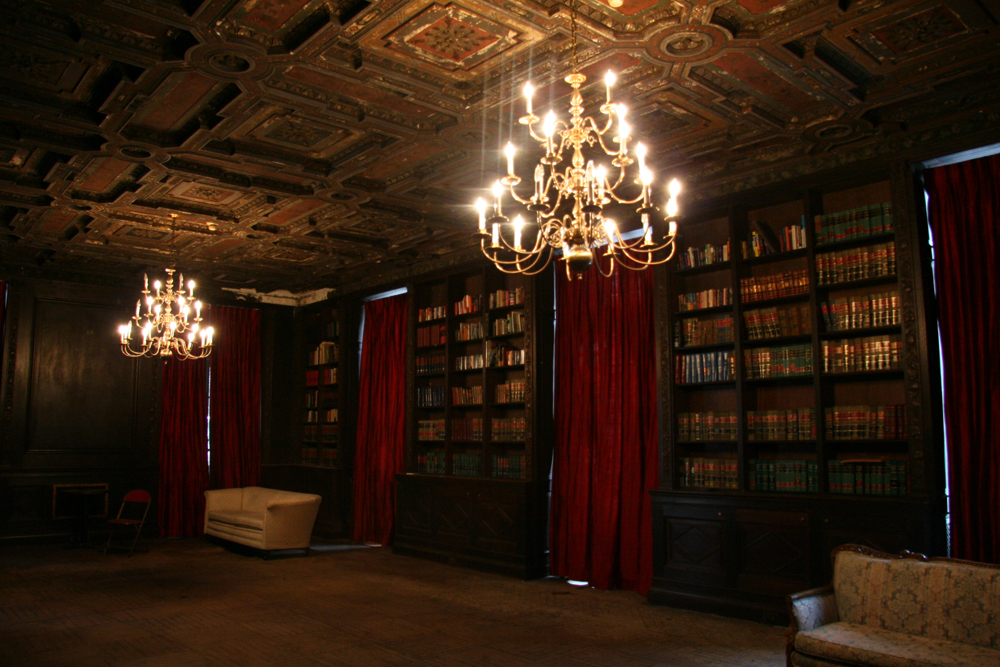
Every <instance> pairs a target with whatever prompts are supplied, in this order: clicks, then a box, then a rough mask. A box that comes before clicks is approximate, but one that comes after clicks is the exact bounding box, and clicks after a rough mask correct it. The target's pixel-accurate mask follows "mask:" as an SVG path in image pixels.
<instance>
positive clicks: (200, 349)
mask: <svg viewBox="0 0 1000 667" xmlns="http://www.w3.org/2000/svg"><path fill="white" fill-rule="evenodd" d="M166 272H167V282H166V285H161V284H160V281H159V280H157V281H154V282H153V290H152V291H151V290H150V289H149V277H148V276H146V275H144V276H143V277H142V279H143V290H142V295H143V297H144V298H142V299H139V300H138V301H136V302H135V316H133V317H132V319H131V320H130V321H129V322H128V323H127V324H123V325H121V326H120V327H118V333H119V334H121V343H122V352H123V353H124V354H125V356H126V357H164V358H165V357H169V356H171V355H173V356H175V357H177V358H178V359H203V358H205V357H207V356H208V355H209V354H211V353H212V335H213V334H214V333H215V332H214V330H213V329H212V327H206V328H204V329H202V328H201V320H202V318H201V301H193V299H194V281H193V280H189V281H188V283H187V292H185V290H184V274H181V275H180V280H179V282H178V284H177V286H178V289H177V290H176V291H174V269H172V268H170V269H166ZM143 301H145V304H146V313H145V315H140V311H141V309H142V303H143ZM192 306H193V308H194V317H193V318H192V317H191V309H192ZM142 318H145V320H146V321H145V322H142V321H141V319H142ZM133 322H135V325H136V327H137V328H138V329H139V333H140V334H141V335H142V342H141V344H139V346H138V347H133V344H132V323H133ZM185 334H186V335H185ZM136 343H138V340H137V341H136Z"/></svg>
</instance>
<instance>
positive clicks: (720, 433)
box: [677, 411, 737, 442]
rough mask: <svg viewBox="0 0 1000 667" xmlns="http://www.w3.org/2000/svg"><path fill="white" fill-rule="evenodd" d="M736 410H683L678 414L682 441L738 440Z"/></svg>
mask: <svg viewBox="0 0 1000 667" xmlns="http://www.w3.org/2000/svg"><path fill="white" fill-rule="evenodd" d="M736 424H737V417H736V413H735V412H713V411H709V412H681V413H679V414H678V415H677V439H678V440H679V441H680V442H732V441H735V440H736Z"/></svg>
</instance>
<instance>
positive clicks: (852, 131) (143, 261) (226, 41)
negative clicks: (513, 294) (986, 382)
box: [0, 0, 1000, 291]
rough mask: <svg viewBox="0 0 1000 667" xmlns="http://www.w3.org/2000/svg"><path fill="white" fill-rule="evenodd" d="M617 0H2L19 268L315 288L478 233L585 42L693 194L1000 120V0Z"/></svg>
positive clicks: (561, 98)
mask: <svg viewBox="0 0 1000 667" xmlns="http://www.w3.org/2000/svg"><path fill="white" fill-rule="evenodd" d="M613 1H614V4H615V5H617V6H612V2H611V1H609V0H576V2H575V6H576V10H575V11H576V13H575V16H576V21H575V30H576V35H577V40H576V48H575V49H574V45H573V40H572V39H571V35H572V33H573V30H574V27H573V24H574V21H573V19H572V14H571V11H570V7H569V5H568V4H567V3H564V2H561V1H560V0H531V1H516V0H505V1H504V2H489V1H488V0H384V1H382V2H365V1H364V0H236V1H234V0H91V1H89V2H79V1H77V0H0V34H2V36H3V39H2V40H0V84H2V85H0V272H2V273H3V274H5V275H7V276H17V275H45V276H49V277H58V278H68V279H82V280H88V279H93V280H116V281H117V280H120V279H121V276H122V275H123V274H125V275H138V274H141V273H142V272H143V271H157V270H159V269H161V268H162V267H163V265H165V264H170V263H174V262H176V263H177V264H178V266H179V267H181V268H183V269H184V271H185V272H186V273H188V274H190V275H199V276H200V277H201V278H202V279H203V282H205V283H206V284H209V283H210V284H213V285H215V286H217V287H241V288H243V287H253V288H256V289H258V290H260V291H271V290H278V289H285V290H292V291H301V290H308V289H315V288H322V287H334V288H343V289H349V288H351V287H352V286H357V285H360V284H365V285H368V284H376V283H378V282H379V281H386V280H390V279H392V280H395V279H399V278H400V277H401V276H406V275H409V274H413V273H416V272H419V271H422V270H427V269H431V268H435V267H437V266H442V265H444V264H447V263H449V262H454V261H459V260H461V259H463V258H466V257H469V258H471V257H473V256H475V248H474V244H475V243H476V241H475V239H474V238H473V237H472V235H471V234H470V233H469V232H471V231H472V230H473V224H474V216H473V214H472V212H471V207H470V204H471V202H472V201H474V199H475V198H476V196H478V195H479V194H481V193H482V192H483V188H484V186H485V185H486V184H487V183H490V182H492V180H493V179H494V178H495V177H496V174H497V171H498V168H499V167H501V164H500V158H501V156H500V149H501V147H502V146H503V145H504V144H505V143H506V142H507V141H508V139H511V138H513V139H514V141H515V143H519V144H520V145H524V144H525V139H524V137H523V136H520V135H519V134H517V132H518V131H520V129H521V128H520V127H519V126H517V124H516V118H517V117H518V116H520V115H521V114H523V113H524V105H523V100H522V98H521V89H522V88H523V86H524V83H525V82H526V81H528V80H529V79H530V80H531V81H532V83H533V85H534V86H535V87H536V89H537V90H538V92H537V93H536V97H535V104H536V110H537V109H539V108H540V109H542V110H546V109H548V108H549V107H550V106H551V107H553V108H555V109H556V110H557V112H562V113H565V108H566V106H567V103H568V92H569V87H568V86H567V85H566V84H565V83H564V82H563V78H564V77H565V76H566V75H567V74H568V73H569V72H570V71H571V69H572V66H573V60H574V58H576V60H577V61H578V63H579V67H580V70H581V71H582V72H583V73H584V74H585V75H586V76H587V83H586V84H585V85H584V87H583V89H582V93H583V96H584V103H585V106H586V107H587V109H588V110H591V109H596V108H597V107H598V106H600V104H601V103H602V102H603V99H604V86H603V83H602V82H601V79H602V77H603V75H604V72H605V71H607V70H608V69H613V70H615V71H616V72H617V74H618V84H617V90H616V99H618V100H620V101H623V102H625V103H627V104H628V105H629V107H630V112H629V115H630V118H631V119H632V120H633V125H634V127H635V131H634V133H635V135H636V136H638V137H640V138H641V139H642V140H643V141H645V142H646V143H647V144H648V145H649V146H650V147H651V155H653V156H655V157H654V158H652V159H650V160H649V161H650V162H651V163H652V166H653V167H654V168H655V170H656V172H657V173H658V174H662V175H663V176H668V175H669V176H673V175H676V176H679V177H681V178H682V180H684V181H686V182H687V184H688V191H689V192H692V193H693V195H691V196H693V197H707V196H714V195H718V194H721V193H726V192H732V191H734V190H736V189H740V188H746V187H752V186H755V185H761V184H766V183H769V182H774V181H775V180H777V179H779V178H782V177H785V176H787V175H788V174H799V173H808V172H809V171H810V170H812V171H816V170H819V169H821V168H827V167H830V166H836V165H838V164H851V163H853V162H854V161H856V160H858V159H860V157H859V156H871V155H880V154H885V153H886V152H887V151H892V150H894V148H893V147H898V146H914V145H919V144H920V143H921V142H924V141H930V140H932V139H934V138H937V139H938V140H941V139H947V138H948V137H951V136H957V135H959V134H961V133H962V132H967V133H974V132H982V131H984V130H992V129H996V128H997V125H1000V93H997V92H996V89H997V86H996V82H997V81H998V80H1000V65H998V58H997V56H998V51H1000V28H998V20H1000V16H998V15H997V10H996V9H995V8H994V6H993V5H992V4H990V3H985V2H981V1H979V0H956V1H954V2H944V1H943V0H895V1H888V0H713V1H712V2H689V1H687V0H621V1H620V2H619V0H613ZM512 128H516V129H515V130H514V134H513V136H512ZM519 159H520V158H519ZM529 168H530V165H529V163H528V160H525V162H524V164H521V162H520V161H519V162H518V169H519V171H525V170H527V169H529Z"/></svg>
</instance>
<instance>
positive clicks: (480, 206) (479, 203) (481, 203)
mask: <svg viewBox="0 0 1000 667" xmlns="http://www.w3.org/2000/svg"><path fill="white" fill-rule="evenodd" d="M476 211H478V212H479V231H481V232H484V231H486V200H485V199H483V198H482V197H479V198H478V199H476Z"/></svg>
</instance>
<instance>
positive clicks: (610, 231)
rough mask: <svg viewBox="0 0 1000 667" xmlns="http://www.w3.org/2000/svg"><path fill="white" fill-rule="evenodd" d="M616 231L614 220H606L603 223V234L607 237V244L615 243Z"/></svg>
mask: <svg viewBox="0 0 1000 667" xmlns="http://www.w3.org/2000/svg"><path fill="white" fill-rule="evenodd" d="M617 231H618V226H617V225H616V224H615V221H614V220H612V219H611V218H608V219H607V220H605V221H604V233H605V234H607V235H608V243H614V242H615V234H616V233H617Z"/></svg>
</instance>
